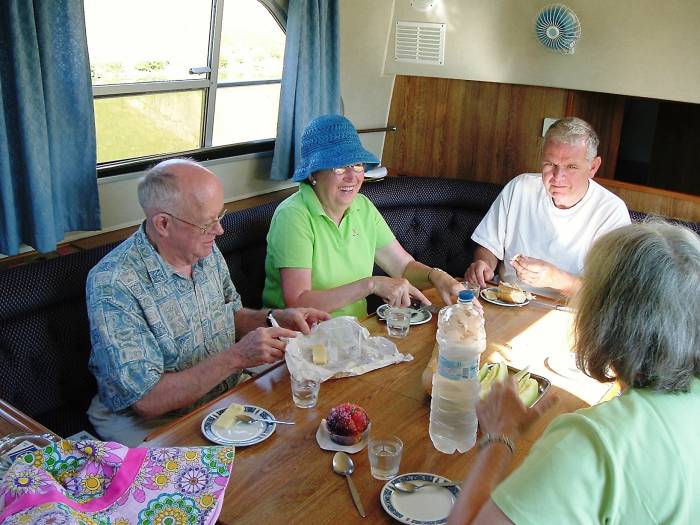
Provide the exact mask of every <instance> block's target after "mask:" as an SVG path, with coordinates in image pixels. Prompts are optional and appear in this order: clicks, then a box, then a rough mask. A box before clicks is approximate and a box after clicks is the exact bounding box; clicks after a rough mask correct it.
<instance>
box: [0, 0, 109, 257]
mask: <svg viewBox="0 0 700 525" xmlns="http://www.w3.org/2000/svg"><path fill="white" fill-rule="evenodd" d="M0 95H1V96H2V104H1V105H0V221H1V222H0V253H3V254H7V255H14V254H16V253H18V250H19V247H20V244H21V243H26V244H28V245H30V246H32V247H33V248H35V249H36V250H38V251H40V252H48V251H51V250H54V249H55V248H56V244H57V243H58V242H59V241H61V240H62V239H63V237H64V235H65V233H66V232H68V231H75V230H96V229H99V228H100V213H99V200H98V193H97V176H96V146H95V119H94V109H93V100H92V86H91V80H90V64H89V59H88V48H87V35H86V31H85V16H84V13H83V2H82V0H61V1H58V2H56V1H52V0H33V1H29V0H3V2H2V7H0Z"/></svg>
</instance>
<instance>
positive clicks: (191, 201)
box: [138, 159, 221, 217]
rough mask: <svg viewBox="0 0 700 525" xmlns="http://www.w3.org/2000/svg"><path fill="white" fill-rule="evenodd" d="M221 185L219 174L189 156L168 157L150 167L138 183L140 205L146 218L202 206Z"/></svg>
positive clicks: (177, 212)
mask: <svg viewBox="0 0 700 525" xmlns="http://www.w3.org/2000/svg"><path fill="white" fill-rule="evenodd" d="M220 186H221V182H220V181H219V179H218V177H216V175H214V174H213V173H212V172H211V171H209V170H208V169H206V168H205V167H204V166H202V165H201V164H199V163H197V162H195V161H193V160H190V159H169V160H165V161H163V162H160V163H158V164H156V165H155V166H154V167H153V168H151V169H150V170H148V171H147V172H146V174H145V175H144V176H143V178H142V179H141V181H140V182H139V185H138V197H139V204H140V205H141V208H142V209H143V211H144V213H145V214H146V216H147V217H150V216H151V215H153V214H154V213H157V212H161V211H167V212H169V213H173V214H179V213H182V212H183V209H184V208H189V207H191V206H194V207H195V208H198V207H201V206H202V205H203V203H204V202H206V200H207V199H208V198H210V197H211V193H212V191H214V190H215V189H216V188H219V187H220Z"/></svg>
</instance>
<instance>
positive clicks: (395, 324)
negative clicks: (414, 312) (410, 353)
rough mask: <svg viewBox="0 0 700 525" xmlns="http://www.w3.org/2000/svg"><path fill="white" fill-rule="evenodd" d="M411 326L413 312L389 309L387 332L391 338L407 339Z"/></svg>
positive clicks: (403, 309)
mask: <svg viewBox="0 0 700 525" xmlns="http://www.w3.org/2000/svg"><path fill="white" fill-rule="evenodd" d="M410 326H411V310H409V309H408V308H393V307H392V308H389V311H388V312H387V314H386V330H387V333H388V334H389V336H390V337H406V336H407V335H408V329H409V328H410Z"/></svg>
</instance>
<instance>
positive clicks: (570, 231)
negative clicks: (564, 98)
mask: <svg viewBox="0 0 700 525" xmlns="http://www.w3.org/2000/svg"><path fill="white" fill-rule="evenodd" d="M598 143H599V140H598V136H597V135H596V132H595V131H594V130H593V128H592V127H591V125H590V124H588V123H587V122H585V121H583V120H581V119H579V118H576V117H569V118H565V119H560V120H558V121H556V122H555V123H554V124H552V126H551V127H550V128H549V130H548V131H547V133H546V135H545V142H544V148H543V151H542V174H541V175H540V174H538V173H524V174H522V175H519V176H517V177H515V178H514V179H513V180H511V181H510V182H509V183H508V184H507V185H506V186H505V188H503V191H502V192H501V193H500V195H499V196H498V197H497V198H496V200H495V201H494V203H493V204H492V205H491V208H490V209H489V211H488V213H487V214H486V216H484V218H483V220H482V221H481V223H480V224H479V226H478V227H477V228H476V230H474V234H473V235H472V240H473V241H474V242H476V243H477V244H479V246H478V247H477V249H476V250H475V252H474V262H473V263H472V264H471V265H470V266H469V268H467V271H466V273H465V278H466V280H467V281H469V282H473V283H479V285H481V286H485V285H486V281H488V280H491V279H493V277H494V274H495V272H496V268H497V266H498V265H499V262H500V263H501V268H500V270H499V274H500V279H501V280H503V281H509V282H513V281H514V280H515V281H517V282H519V284H521V285H522V286H523V288H525V289H529V290H532V291H535V292H539V293H544V294H549V295H551V294H552V293H554V294H555V295H556V294H561V295H564V296H570V295H572V294H573V293H575V292H576V291H577V290H578V288H579V287H580V285H581V281H580V277H579V276H580V275H581V273H582V271H583V260H584V258H585V256H586V253H588V249H589V248H590V246H591V245H592V244H593V241H595V240H596V239H597V238H598V237H600V236H601V235H603V234H604V233H606V232H608V231H610V230H613V229H615V228H619V227H620V226H624V225H626V224H629V223H630V217H629V213H628V211H627V207H626V206H625V203H624V202H623V201H622V200H621V199H620V198H619V197H617V196H616V195H614V194H612V193H611V192H609V191H608V190H606V189H605V188H603V187H602V186H600V185H599V184H598V183H596V182H595V181H593V180H592V179H593V177H594V176H595V174H596V172H597V171H598V168H600V163H601V159H600V157H598V156H597V151H598Z"/></svg>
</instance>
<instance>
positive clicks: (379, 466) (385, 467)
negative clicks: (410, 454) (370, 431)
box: [367, 436, 403, 479]
mask: <svg viewBox="0 0 700 525" xmlns="http://www.w3.org/2000/svg"><path fill="white" fill-rule="evenodd" d="M402 452H403V443H402V442H401V440H400V439H399V438H397V437H396V436H370V437H369V444H368V446H367V454H368V455H369V467H370V471H371V472H372V477H373V478H375V479H391V478H393V477H395V476H396V475H398V473H399V466H400V465H401V453H402Z"/></svg>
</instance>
